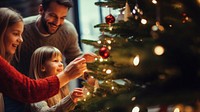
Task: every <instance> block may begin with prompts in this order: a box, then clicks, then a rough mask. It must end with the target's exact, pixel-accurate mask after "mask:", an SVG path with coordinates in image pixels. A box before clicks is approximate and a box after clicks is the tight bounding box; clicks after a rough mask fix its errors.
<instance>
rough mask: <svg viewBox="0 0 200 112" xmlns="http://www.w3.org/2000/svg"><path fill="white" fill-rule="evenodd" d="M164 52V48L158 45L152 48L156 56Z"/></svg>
mask: <svg viewBox="0 0 200 112" xmlns="http://www.w3.org/2000/svg"><path fill="white" fill-rule="evenodd" d="M164 51H165V50H164V48H163V47H162V46H160V45H158V46H156V47H155V48H154V53H155V54H156V55H162V54H163V53H164Z"/></svg>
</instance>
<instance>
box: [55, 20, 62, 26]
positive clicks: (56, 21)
mask: <svg viewBox="0 0 200 112" xmlns="http://www.w3.org/2000/svg"><path fill="white" fill-rule="evenodd" d="M60 23H61V21H60V19H59V18H56V19H55V20H54V24H55V25H57V26H59V25H60Z"/></svg>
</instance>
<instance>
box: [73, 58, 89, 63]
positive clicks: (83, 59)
mask: <svg viewBox="0 0 200 112" xmlns="http://www.w3.org/2000/svg"><path fill="white" fill-rule="evenodd" d="M74 63H75V64H86V60H85V58H81V59H77V60H75V62H74Z"/></svg>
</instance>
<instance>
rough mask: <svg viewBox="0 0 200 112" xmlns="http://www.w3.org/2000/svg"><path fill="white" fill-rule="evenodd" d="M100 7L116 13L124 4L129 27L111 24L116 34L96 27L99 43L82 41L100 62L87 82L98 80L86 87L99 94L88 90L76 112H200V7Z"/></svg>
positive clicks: (135, 1) (146, 3)
mask: <svg viewBox="0 0 200 112" xmlns="http://www.w3.org/2000/svg"><path fill="white" fill-rule="evenodd" d="M98 4H99V6H102V4H103V6H109V8H111V7H113V8H115V9H117V8H119V9H121V8H122V7H123V6H124V4H126V6H125V13H124V17H125V18H126V19H125V20H126V21H120V22H119V21H117V22H115V23H113V24H112V27H113V28H112V30H109V27H110V25H108V24H106V23H102V24H98V25H96V27H95V28H100V31H102V29H103V35H101V36H100V37H99V40H93V41H92V40H84V41H82V42H84V43H85V44H88V45H92V46H93V47H94V50H96V51H95V53H97V54H99V55H100V56H102V58H98V59H97V60H96V61H95V62H94V63H88V64H87V67H88V69H89V70H90V71H91V72H89V73H88V74H89V76H93V77H94V78H95V79H97V80H98V81H95V80H92V81H88V82H90V83H92V85H98V88H97V87H95V86H94V87H93V86H85V87H86V88H87V90H88V91H89V93H90V94H88V95H87V100H85V101H81V102H79V103H78V105H77V107H76V109H75V112H131V111H132V112H166V111H169V112H182V111H184V112H199V110H200V103H199V101H200V97H199V94H200V84H199V82H200V72H199V71H200V64H199V63H200V53H199V51H200V48H199V44H200V41H199V37H200V34H199V32H200V28H199V26H200V21H199V20H200V19H199V16H196V14H197V13H198V12H199V10H200V8H199V6H198V4H196V2H194V1H189V0H183V1H178V0H172V1H170V0H169V1H164V0H162V1H157V0H126V1H125V0H124V1H123V0H115V1H113V0H105V1H104V2H98ZM138 6H140V8H138ZM129 9H131V10H133V14H134V15H133V16H131V15H130V11H129ZM127 12H128V13H127ZM128 15H129V16H128ZM136 17H137V18H136ZM144 18H145V19H144ZM97 26H98V27H97ZM102 46H103V47H102ZM108 49H109V50H108ZM109 55H111V56H109ZM108 57H109V58H108ZM86 85H89V84H86ZM95 88H96V89H95ZM121 102H123V103H121Z"/></svg>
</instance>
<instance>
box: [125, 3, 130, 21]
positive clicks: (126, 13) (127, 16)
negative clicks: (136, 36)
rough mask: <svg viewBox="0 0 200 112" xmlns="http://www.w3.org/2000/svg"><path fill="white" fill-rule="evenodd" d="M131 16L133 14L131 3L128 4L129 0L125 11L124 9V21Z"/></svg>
mask: <svg viewBox="0 0 200 112" xmlns="http://www.w3.org/2000/svg"><path fill="white" fill-rule="evenodd" d="M131 16H132V14H131V10H130V7H129V4H128V2H126V5H125V11H124V21H128V20H129V17H131Z"/></svg>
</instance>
